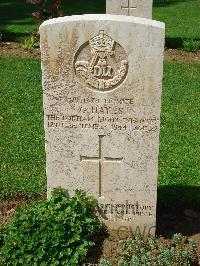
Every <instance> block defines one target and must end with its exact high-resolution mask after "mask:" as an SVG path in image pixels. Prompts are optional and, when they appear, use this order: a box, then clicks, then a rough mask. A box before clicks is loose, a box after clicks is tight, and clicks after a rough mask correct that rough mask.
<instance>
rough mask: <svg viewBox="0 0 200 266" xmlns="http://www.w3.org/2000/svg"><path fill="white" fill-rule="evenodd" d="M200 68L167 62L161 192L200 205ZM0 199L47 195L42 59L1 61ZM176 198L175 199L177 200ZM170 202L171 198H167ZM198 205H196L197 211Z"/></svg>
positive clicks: (162, 123) (194, 65)
mask: <svg viewBox="0 0 200 266" xmlns="http://www.w3.org/2000/svg"><path fill="white" fill-rule="evenodd" d="M199 72H200V64H187V63H177V62H166V63H165V71H164V83H163V103H162V119H161V145H160V163H159V191H161V192H160V195H161V198H162V197H164V195H167V197H168V198H171V200H172V199H173V202H174V201H176V202H177V198H178V199H182V201H184V203H185V202H187V203H188V204H190V203H191V204H196V205H197V204H198V205H200V204H199V202H200V193H199V192H200V191H199V188H200V180H199V176H200V158H199V154H200V137H199V132H200V123H199V117H200V101H199V99H200V91H199V83H200V75H199ZM0 76H1V88H3V90H2V95H1V108H2V111H1V117H0V123H1V127H2V129H1V134H2V136H1V138H0V140H1V145H0V146H1V155H0V158H1V161H2V162H1V178H0V191H1V194H0V198H1V199H3V198H8V197H12V196H16V195H18V196H19V195H29V196H31V195H33V194H39V193H43V192H45V191H46V177H45V156H44V132H43V112H42V89H41V73H40V62H39V60H37V59H34V60H33V59H21V58H1V59H0ZM174 197H175V198H174ZM164 201H165V202H168V201H166V198H165V199H164ZM196 205H195V206H196Z"/></svg>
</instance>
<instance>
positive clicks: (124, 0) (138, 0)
mask: <svg viewBox="0 0 200 266" xmlns="http://www.w3.org/2000/svg"><path fill="white" fill-rule="evenodd" d="M152 6H153V0H106V13H108V14H115V15H126V16H135V17H143V18H149V19H151V18H152Z"/></svg>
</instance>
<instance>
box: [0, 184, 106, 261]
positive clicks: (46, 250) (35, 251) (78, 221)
mask: <svg viewBox="0 0 200 266" xmlns="http://www.w3.org/2000/svg"><path fill="white" fill-rule="evenodd" d="M96 207H97V202H96V200H95V199H93V198H92V197H88V196H86V195H85V194H83V193H81V192H80V191H76V194H75V196H74V197H72V198H69V197H68V196H66V194H65V192H64V191H63V190H61V189H57V190H55V191H54V192H53V195H52V198H51V200H50V201H47V200H43V201H40V202H36V203H33V204H31V205H29V206H27V207H25V208H24V209H21V210H19V211H17V212H16V214H15V216H14V217H13V219H12V221H11V223H10V224H8V225H6V226H5V227H4V228H3V229H1V232H0V249H1V251H0V264H1V265H66V266H69V265H70V266H77V265H80V263H81V262H82V260H83V259H85V258H86V255H87V252H88V249H89V248H90V247H91V246H93V245H94V242H93V241H92V240H91V238H92V236H93V234H94V233H95V232H96V231H97V230H99V229H100V228H101V224H100V222H99V221H98V219H97V218H96V216H95V215H94V210H95V208H96Z"/></svg>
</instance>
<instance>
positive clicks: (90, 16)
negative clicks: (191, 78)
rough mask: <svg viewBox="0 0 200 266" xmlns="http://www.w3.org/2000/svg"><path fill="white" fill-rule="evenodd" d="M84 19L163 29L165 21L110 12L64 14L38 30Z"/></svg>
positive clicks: (46, 22)
mask: <svg viewBox="0 0 200 266" xmlns="http://www.w3.org/2000/svg"><path fill="white" fill-rule="evenodd" d="M86 20H87V21H93V20H94V21H119V22H130V23H137V24H142V25H148V26H152V27H157V28H161V29H165V23H163V22H160V21H156V20H152V19H147V18H141V17H134V16H125V15H111V14H85V15H73V16H65V17H59V18H53V19H49V20H46V21H44V22H43V23H42V24H41V25H40V30H41V29H42V28H44V27H47V26H49V25H53V24H58V23H66V22H73V21H86Z"/></svg>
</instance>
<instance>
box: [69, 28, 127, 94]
mask: <svg viewBox="0 0 200 266" xmlns="http://www.w3.org/2000/svg"><path fill="white" fill-rule="evenodd" d="M87 46H89V47H88V48H90V49H88V48H86V47H87ZM83 47H84V48H81V51H79V50H78V52H77V54H76V57H75V62H74V68H75V73H76V75H77V77H78V78H79V79H80V80H81V82H84V84H86V85H87V86H89V87H91V88H92V89H93V90H96V91H100V92H107V91H111V90H113V89H114V88H116V87H118V86H119V85H120V84H121V83H122V82H123V81H124V80H125V78H126V75H127V73H128V61H127V55H126V52H125V51H124V53H122V52H120V53H121V54H122V55H123V58H122V59H121V62H117V63H116V62H114V61H115V57H116V54H115V53H116V50H117V49H116V47H120V45H119V44H117V43H116V42H115V41H114V40H113V39H112V38H111V37H110V36H108V35H106V34H105V31H104V30H99V34H98V35H96V36H94V37H93V38H91V39H90V40H88V41H87V42H86V43H85V44H84V45H83ZM121 50H122V49H121ZM80 54H81V55H82V56H83V55H84V56H85V58H87V59H88V60H83V57H82V56H80V57H79V55H80ZM79 59H80V60H79Z"/></svg>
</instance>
